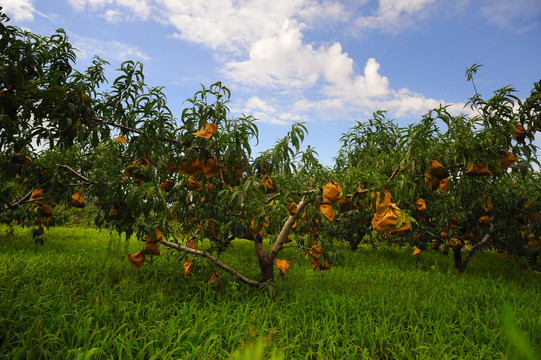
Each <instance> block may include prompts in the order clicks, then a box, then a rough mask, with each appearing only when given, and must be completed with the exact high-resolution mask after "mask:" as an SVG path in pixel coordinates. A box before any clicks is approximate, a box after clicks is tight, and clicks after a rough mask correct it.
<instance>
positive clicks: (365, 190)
mask: <svg viewBox="0 0 541 360" xmlns="http://www.w3.org/2000/svg"><path fill="white" fill-rule="evenodd" d="M400 170H401V169H400V165H398V166H397V167H396V169H394V171H393V173H392V174H391V176H390V177H389V178H388V179H387V182H390V181H392V180H393V179H394V177H395V176H396V174H398V173H399V172H400ZM377 189H378V188H377V187H373V188H371V189H364V190H359V191H357V192H354V193H353V194H348V195H347V197H354V196H356V195H362V194H366V193H368V192H373V191H376V190H377Z"/></svg>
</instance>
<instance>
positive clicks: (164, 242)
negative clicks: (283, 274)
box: [160, 235, 261, 287]
mask: <svg viewBox="0 0 541 360" xmlns="http://www.w3.org/2000/svg"><path fill="white" fill-rule="evenodd" d="M173 238H174V239H175V241H177V242H178V240H177V239H176V238H175V236H174V235H173ZM160 243H161V244H162V245H165V246H167V247H170V248H172V249H177V250H180V251H184V252H187V253H190V254H193V255H197V256H201V257H204V258H207V259H209V260H210V261H212V262H213V263H214V264H216V266H218V267H220V268H222V269H223V270H225V271H227V272H228V273H230V274H232V275H234V276H236V277H238V278H239V279H240V281H242V282H243V283H245V284H248V285H250V286H252V287H260V286H261V283H260V282H259V281H255V280H252V279H249V278H247V277H246V276H244V275H242V274H241V273H239V272H238V271H237V270H235V269H233V268H231V267H229V266H228V265H226V264H224V263H223V262H222V261H220V260H218V259H217V258H215V257H214V256H212V255H211V254H209V253H208V252H206V251H201V250H197V249H192V248H189V247H187V246H184V245H180V244H178V243H177V244H175V243H174V242H171V241H167V240H162V241H160Z"/></svg>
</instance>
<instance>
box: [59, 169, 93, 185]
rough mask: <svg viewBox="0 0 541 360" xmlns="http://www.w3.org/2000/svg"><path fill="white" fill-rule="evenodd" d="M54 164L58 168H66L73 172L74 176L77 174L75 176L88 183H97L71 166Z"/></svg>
mask: <svg viewBox="0 0 541 360" xmlns="http://www.w3.org/2000/svg"><path fill="white" fill-rule="evenodd" d="M56 166H58V167H59V168H63V169H66V170H69V171H71V172H72V173H73V174H75V176H77V177H79V178H81V179H83V180H84V181H86V183H87V184H88V185H94V184H97V182H95V181H92V180H90V179H89V178H87V177H85V176H83V175H81V174H79V173H78V172H77V171H75V170H73V169H72V168H71V167H69V166H68V165H63V164H56Z"/></svg>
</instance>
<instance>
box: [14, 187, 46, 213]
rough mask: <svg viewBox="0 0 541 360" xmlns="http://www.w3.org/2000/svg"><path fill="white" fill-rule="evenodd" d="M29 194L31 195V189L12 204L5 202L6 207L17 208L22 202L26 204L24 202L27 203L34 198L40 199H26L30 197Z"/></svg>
mask: <svg viewBox="0 0 541 360" xmlns="http://www.w3.org/2000/svg"><path fill="white" fill-rule="evenodd" d="M30 196H32V191H29V192H28V193H27V194H26V195H25V196H23V197H22V198H20V199H19V200H17V201H16V202H14V203H13V204H10V203H7V204H6V205H7V207H8V209H15V208H18V207H19V206H21V205H22V204H26V203H29V202H34V201H36V200H41V199H42V198H39V199H35V200H28V199H29V198H30Z"/></svg>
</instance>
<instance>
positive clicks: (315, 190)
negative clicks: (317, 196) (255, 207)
mask: <svg viewBox="0 0 541 360" xmlns="http://www.w3.org/2000/svg"><path fill="white" fill-rule="evenodd" d="M318 191H321V189H320V188H316V189H311V190H305V191H291V192H290V194H291V195H303V196H304V195H309V194H313V193H316V192H318ZM283 194H284V193H283V192H281V191H279V192H277V193H276V194H273V195H272V196H271V197H269V198H268V199H267V200H265V204H268V203H270V202H271V201H272V200H274V199H276V198H277V197H278V196H280V195H283Z"/></svg>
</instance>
